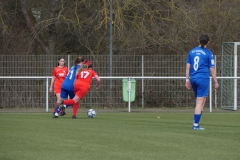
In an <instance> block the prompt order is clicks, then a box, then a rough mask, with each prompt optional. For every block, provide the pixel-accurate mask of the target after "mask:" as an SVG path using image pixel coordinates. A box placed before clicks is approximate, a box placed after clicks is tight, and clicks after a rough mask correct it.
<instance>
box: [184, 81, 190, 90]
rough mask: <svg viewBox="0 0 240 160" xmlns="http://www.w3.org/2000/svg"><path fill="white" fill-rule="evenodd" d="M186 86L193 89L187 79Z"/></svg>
mask: <svg viewBox="0 0 240 160" xmlns="http://www.w3.org/2000/svg"><path fill="white" fill-rule="evenodd" d="M185 86H186V88H187V89H191V83H190V81H186V83H185Z"/></svg>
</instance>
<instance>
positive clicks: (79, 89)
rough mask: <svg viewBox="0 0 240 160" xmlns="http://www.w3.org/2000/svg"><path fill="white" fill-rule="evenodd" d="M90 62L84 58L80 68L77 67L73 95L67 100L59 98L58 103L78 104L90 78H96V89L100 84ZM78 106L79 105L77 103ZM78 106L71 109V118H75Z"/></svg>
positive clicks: (89, 83)
mask: <svg viewBox="0 0 240 160" xmlns="http://www.w3.org/2000/svg"><path fill="white" fill-rule="evenodd" d="M91 67H92V65H91V62H90V61H88V60H85V61H84V63H83V65H82V66H81V68H79V69H78V71H77V74H76V79H75V83H74V92H75V97H74V98H73V99H69V100H61V102H60V104H65V105H69V106H70V105H74V104H77V103H78V104H79V102H80V100H81V99H82V98H83V97H84V96H85V95H86V93H87V92H88V91H89V89H90V85H91V83H92V78H95V79H96V80H97V84H96V89H98V87H99V84H100V78H99V77H98V75H97V73H96V72H95V71H94V70H93V69H92V68H91ZM78 106H79V105H78ZM77 110H78V108H75V109H73V115H72V118H73V119H75V118H76V115H77Z"/></svg>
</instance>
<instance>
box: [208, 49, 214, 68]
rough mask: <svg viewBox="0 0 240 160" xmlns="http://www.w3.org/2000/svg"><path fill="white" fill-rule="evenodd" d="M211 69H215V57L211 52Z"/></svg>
mask: <svg viewBox="0 0 240 160" xmlns="http://www.w3.org/2000/svg"><path fill="white" fill-rule="evenodd" d="M209 67H215V61H214V56H213V54H212V52H211V51H210V54H209Z"/></svg>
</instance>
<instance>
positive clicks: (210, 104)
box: [0, 76, 240, 112]
mask: <svg viewBox="0 0 240 160" xmlns="http://www.w3.org/2000/svg"><path fill="white" fill-rule="evenodd" d="M51 78H52V77H50V76H46V77H44V76H43V77H37V76H36V77H31V76H0V79H46V112H48V109H49V106H48V104H49V102H48V96H49V95H48V92H49V91H48V89H49V83H48V82H49V79H51ZM100 78H101V79H110V80H111V79H125V78H127V79H131V78H134V79H140V80H141V81H142V93H144V80H146V79H183V80H184V79H185V77H100ZM217 78H218V79H234V87H233V88H234V90H233V92H234V99H233V101H234V102H233V104H234V106H233V110H237V86H236V85H237V79H240V77H217ZM184 83H185V81H184ZM183 85H184V84H183ZM220 85H221V84H220ZM130 92H131V90H129V95H130ZM212 93H213V91H212V78H210V91H209V111H210V112H212V98H213V94H212ZM214 98H215V99H216V98H217V97H216V95H215V96H214ZM128 100H129V102H128V112H131V102H130V98H129V99H128ZM215 103H216V101H215ZM142 106H144V98H142Z"/></svg>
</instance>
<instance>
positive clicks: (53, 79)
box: [49, 76, 56, 92]
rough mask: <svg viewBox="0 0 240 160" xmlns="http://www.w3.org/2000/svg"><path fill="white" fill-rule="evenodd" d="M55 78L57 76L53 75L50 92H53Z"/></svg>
mask: <svg viewBox="0 0 240 160" xmlns="http://www.w3.org/2000/svg"><path fill="white" fill-rule="evenodd" d="M55 79H56V77H55V76H53V77H52V80H51V84H50V88H49V92H52V89H53V84H54V81H55Z"/></svg>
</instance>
